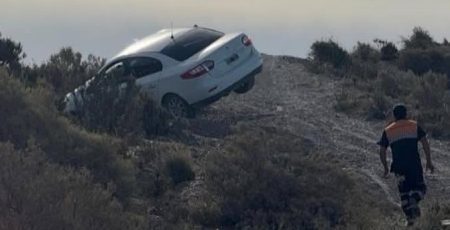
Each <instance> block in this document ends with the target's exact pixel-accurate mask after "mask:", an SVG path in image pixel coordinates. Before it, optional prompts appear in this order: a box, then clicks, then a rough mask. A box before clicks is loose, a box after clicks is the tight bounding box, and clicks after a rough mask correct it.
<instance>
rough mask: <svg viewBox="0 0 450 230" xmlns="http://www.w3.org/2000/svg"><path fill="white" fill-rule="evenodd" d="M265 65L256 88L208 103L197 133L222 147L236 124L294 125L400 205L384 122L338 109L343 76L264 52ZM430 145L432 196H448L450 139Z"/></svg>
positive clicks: (294, 130) (296, 131)
mask: <svg viewBox="0 0 450 230" xmlns="http://www.w3.org/2000/svg"><path fill="white" fill-rule="evenodd" d="M264 64H265V69H264V71H263V73H262V74H260V75H258V77H257V83H256V85H255V88H254V89H253V90H252V91H251V92H249V93H247V94H244V95H237V94H232V95H230V96H228V97H226V98H224V99H222V100H221V101H219V102H217V103H215V104H213V105H212V106H210V107H208V108H206V109H205V110H204V111H203V112H202V113H200V115H199V117H198V118H197V119H196V120H195V121H192V124H193V126H192V127H193V130H194V132H195V133H196V134H198V135H199V136H201V137H204V138H206V139H207V140H209V142H210V141H212V142H214V143H217V146H220V143H221V138H223V137H224V136H227V135H229V134H230V133H231V131H230V127H231V126H232V124H236V123H244V124H247V125H250V126H258V127H271V128H275V129H283V130H289V131H290V132H292V133H294V134H296V135H298V136H299V137H301V138H306V139H308V140H310V141H311V142H312V143H313V144H314V146H316V148H318V150H320V152H322V153H326V154H329V155H330V156H337V158H338V159H340V160H341V161H342V162H343V163H344V164H345V165H346V166H345V170H348V171H349V173H351V174H353V175H355V176H356V177H359V178H362V179H363V180H362V181H366V184H364V185H361V187H364V188H366V189H368V190H370V191H372V192H373V193H374V194H375V195H376V196H379V198H380V199H387V200H388V201H389V202H390V203H392V204H393V205H395V206H399V199H398V195H397V191H396V186H395V184H394V179H393V178H392V177H391V178H389V179H383V178H382V177H381V174H382V168H381V164H380V163H379V158H378V147H377V145H376V144H375V143H376V141H377V140H378V138H379V137H380V134H381V130H382V128H383V125H384V123H383V122H373V121H364V120H362V119H358V118H352V117H349V116H347V115H345V114H340V113H337V112H336V111H335V110H334V108H333V106H334V104H335V100H336V99H335V93H336V92H338V90H342V87H341V83H340V81H339V79H333V78H331V77H329V76H320V75H315V74H312V73H309V72H308V71H307V70H306V68H305V66H304V61H303V60H301V59H297V58H291V57H281V56H264ZM431 145H432V154H433V159H434V163H435V166H436V168H437V173H436V174H434V175H430V174H426V180H427V183H428V185H429V196H428V197H430V198H433V199H434V198H435V199H439V200H449V199H450V191H449V190H450V158H449V153H450V151H449V150H450V143H449V142H443V141H437V140H431Z"/></svg>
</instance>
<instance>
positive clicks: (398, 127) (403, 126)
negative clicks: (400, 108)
mask: <svg viewBox="0 0 450 230" xmlns="http://www.w3.org/2000/svg"><path fill="white" fill-rule="evenodd" d="M384 131H385V132H386V136H387V138H388V140H389V143H391V144H392V143H394V142H396V141H399V140H403V139H414V138H416V139H417V123H416V122H415V121H412V120H400V121H396V122H393V123H392V124H390V125H389V126H388V127H386V129H385V130H384Z"/></svg>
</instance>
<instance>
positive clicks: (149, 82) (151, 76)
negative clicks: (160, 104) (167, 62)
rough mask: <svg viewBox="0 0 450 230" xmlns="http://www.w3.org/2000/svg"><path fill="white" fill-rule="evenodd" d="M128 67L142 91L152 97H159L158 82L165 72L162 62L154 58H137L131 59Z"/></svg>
mask: <svg viewBox="0 0 450 230" xmlns="http://www.w3.org/2000/svg"><path fill="white" fill-rule="evenodd" d="M128 65H129V68H130V71H131V74H132V75H133V76H134V77H135V78H136V84H137V85H138V86H140V87H141V90H142V91H143V92H145V93H147V94H148V95H149V96H150V97H155V96H156V95H158V92H159V88H158V85H159V84H158V82H159V80H160V78H161V72H162V70H163V65H162V63H161V61H160V60H158V59H156V58H152V57H135V58H131V59H129V61H128Z"/></svg>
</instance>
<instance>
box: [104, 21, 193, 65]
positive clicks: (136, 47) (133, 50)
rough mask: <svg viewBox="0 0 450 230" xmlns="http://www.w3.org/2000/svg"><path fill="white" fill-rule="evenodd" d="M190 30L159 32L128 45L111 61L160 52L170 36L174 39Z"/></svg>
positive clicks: (168, 41) (165, 30) (178, 29)
mask: <svg viewBox="0 0 450 230" xmlns="http://www.w3.org/2000/svg"><path fill="white" fill-rule="evenodd" d="M192 29H194V28H177V29H163V30H160V31H158V32H156V33H155V34H152V35H150V36H147V37H145V38H143V39H140V40H138V41H136V42H135V43H133V44H131V45H129V46H128V47H126V48H125V49H123V50H122V51H120V52H119V54H117V55H116V56H114V57H113V58H111V60H114V59H117V58H120V57H123V56H129V55H133V54H139V53H149V52H160V51H161V50H162V49H163V48H164V47H166V46H167V45H168V44H169V43H170V42H171V41H172V39H171V36H172V35H173V36H174V37H175V38H176V37H177V36H180V35H182V34H184V33H186V32H188V31H190V30H192Z"/></svg>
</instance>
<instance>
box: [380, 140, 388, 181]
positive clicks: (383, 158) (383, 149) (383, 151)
mask: <svg viewBox="0 0 450 230" xmlns="http://www.w3.org/2000/svg"><path fill="white" fill-rule="evenodd" d="M386 152H387V149H386V147H384V146H380V161H381V164H382V165H383V168H384V174H383V177H385V178H387V177H388V176H389V167H388V163H387V156H386V155H387V154H386Z"/></svg>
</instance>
